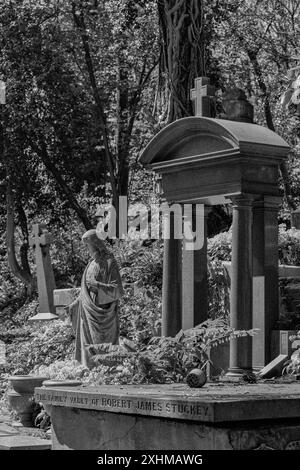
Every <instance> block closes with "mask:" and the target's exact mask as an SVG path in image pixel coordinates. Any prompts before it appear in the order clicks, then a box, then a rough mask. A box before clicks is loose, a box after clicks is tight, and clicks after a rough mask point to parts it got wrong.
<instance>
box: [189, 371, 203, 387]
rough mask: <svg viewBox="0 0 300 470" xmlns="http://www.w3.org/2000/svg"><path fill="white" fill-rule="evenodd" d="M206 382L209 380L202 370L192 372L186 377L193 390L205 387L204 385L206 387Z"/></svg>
mask: <svg viewBox="0 0 300 470" xmlns="http://www.w3.org/2000/svg"><path fill="white" fill-rule="evenodd" d="M206 380H207V378H206V374H205V372H204V371H203V370H201V369H193V370H191V371H190V372H189V373H188V375H187V377H186V383H187V384H188V386H189V387H191V388H201V387H203V385H205V383H206Z"/></svg>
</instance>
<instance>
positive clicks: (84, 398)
mask: <svg viewBox="0 0 300 470" xmlns="http://www.w3.org/2000/svg"><path fill="white" fill-rule="evenodd" d="M35 396H36V399H37V401H39V402H42V403H43V404H44V405H45V406H47V409H48V410H50V412H51V419H52V437H53V449H54V450H55V449H86V450H88V449H98V450H113V449H120V450H124V449H129V450H130V449H136V450H138V449H157V450H163V449H196V450H197V449H202V450H209V449H210V450H222V449H255V448H259V447H260V446H262V445H263V446H268V447H270V448H276V449H285V448H287V447H288V446H290V445H294V446H295V445H298V444H299V445H300V384H298V383H290V384H253V385H228V384H206V385H205V386H204V387H203V388H201V389H190V388H189V387H188V386H187V385H184V384H172V385H147V386H118V387H116V386H100V387H78V388H64V387H57V388H55V387H42V388H37V389H36V391H35ZM295 442H296V444H295ZM297 443H298V444H297Z"/></svg>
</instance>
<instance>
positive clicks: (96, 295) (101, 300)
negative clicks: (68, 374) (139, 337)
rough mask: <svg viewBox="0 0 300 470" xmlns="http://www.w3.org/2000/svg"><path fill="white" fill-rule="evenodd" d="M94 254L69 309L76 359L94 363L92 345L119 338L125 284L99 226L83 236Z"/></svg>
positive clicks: (84, 362)
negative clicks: (120, 303) (121, 300)
mask: <svg viewBox="0 0 300 470" xmlns="http://www.w3.org/2000/svg"><path fill="white" fill-rule="evenodd" d="M82 240H83V242H84V243H85V244H86V246H87V248H88V250H89V253H90V255H91V258H92V259H91V261H90V262H89V264H88V265H87V267H86V268H85V271H84V273H83V276H82V281H81V290H80V294H79V297H78V298H77V299H76V300H75V301H74V302H73V303H72V304H70V305H69V308H68V311H69V315H70V319H71V323H72V326H73V329H74V331H75V334H76V340H75V359H77V360H78V361H79V362H81V364H83V365H85V366H87V367H89V368H90V367H91V366H92V365H93V362H92V360H91V357H92V354H91V352H90V351H91V350H92V348H91V345H96V344H102V343H111V344H118V342H119V319H118V299H120V297H121V296H122V295H123V287H122V281H121V276H120V273H119V269H118V266H117V262H116V260H115V259H114V257H113V255H112V254H110V253H109V252H108V250H107V248H106V246H105V243H104V242H103V241H102V240H100V239H99V238H98V236H97V233H96V230H94V229H93V230H89V231H88V232H86V233H85V234H84V235H83V237H82Z"/></svg>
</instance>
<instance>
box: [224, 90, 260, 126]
mask: <svg viewBox="0 0 300 470" xmlns="http://www.w3.org/2000/svg"><path fill="white" fill-rule="evenodd" d="M222 104H223V108H224V111H225V115H222V118H223V119H229V120H230V121H239V122H249V123H252V122H253V115H254V110H253V106H252V104H251V103H249V101H248V100H247V97H246V95H245V92H244V91H243V90H240V89H239V88H232V89H230V90H228V91H226V93H225V94H224V97H223V101H222Z"/></svg>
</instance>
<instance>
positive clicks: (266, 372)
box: [259, 354, 288, 378]
mask: <svg viewBox="0 0 300 470" xmlns="http://www.w3.org/2000/svg"><path fill="white" fill-rule="evenodd" d="M287 360H288V355H287V354H279V356H277V357H276V358H275V359H273V361H272V362H270V363H269V364H267V365H266V366H265V367H264V368H263V369H261V370H260V372H259V376H260V377H262V378H268V377H277V376H278V375H280V374H281V371H282V369H283V365H284V363H285V362H286V361H287Z"/></svg>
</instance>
